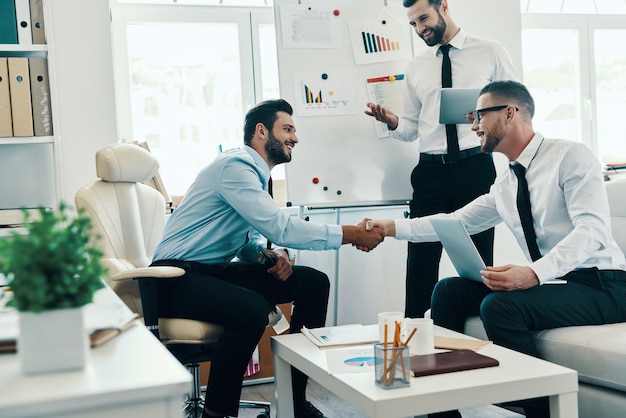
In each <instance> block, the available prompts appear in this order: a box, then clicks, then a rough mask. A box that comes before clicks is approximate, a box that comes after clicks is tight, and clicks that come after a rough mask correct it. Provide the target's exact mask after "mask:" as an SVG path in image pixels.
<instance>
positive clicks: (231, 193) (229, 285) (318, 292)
mask: <svg viewBox="0 0 626 418" xmlns="http://www.w3.org/2000/svg"><path fill="white" fill-rule="evenodd" d="M292 113H293V110H292V107H291V105H289V103H287V102H286V101H284V100H271V101H265V102H262V103H260V104H258V105H257V106H255V107H254V108H252V109H251V110H250V111H249V112H248V114H247V115H246V120H245V125H244V144H245V146H244V147H243V148H241V149H236V150H231V151H226V152H224V153H222V154H220V155H219V156H218V157H217V158H216V159H215V161H213V162H212V163H211V164H209V165H208V166H207V167H205V168H204V169H203V170H202V171H200V173H199V174H198V176H197V177H196V179H195V181H194V183H193V184H192V185H191V187H190V188H189V190H188V191H187V193H186V195H185V197H184V199H183V200H182V202H181V204H180V205H179V207H178V208H176V210H175V211H174V212H173V213H172V215H171V217H170V219H169V220H168V222H167V225H166V227H165V233H164V237H163V240H162V242H161V243H160V244H159V245H158V246H157V249H156V251H155V254H154V257H153V265H169V266H178V267H181V268H183V269H185V271H186V274H185V275H184V276H183V277H182V278H180V279H174V280H162V281H159V286H160V288H159V292H160V293H161V295H163V296H162V297H161V299H162V300H163V299H164V300H165V303H163V304H162V306H160V307H159V316H161V317H168V316H172V317H183V318H189V319H197V320H201V321H206V322H211V323H216V324H220V325H224V333H223V334H222V336H221V337H220V340H219V342H218V346H217V348H216V350H215V355H214V357H213V361H212V362H211V370H210V376H209V381H208V384H207V391H206V400H205V409H204V414H203V416H204V417H223V416H226V415H230V416H237V411H238V403H239V397H240V394H241V385H242V380H243V375H244V371H245V369H246V366H247V365H248V361H249V359H250V356H251V355H252V353H253V351H254V349H255V347H256V345H257V343H258V341H259V339H260V338H261V335H262V334H263V331H264V330H265V326H266V325H267V317H268V314H269V312H270V310H271V309H273V307H274V305H275V304H277V303H285V302H292V301H293V304H294V309H293V313H292V317H291V326H290V329H289V331H290V332H291V333H296V332H300V330H301V329H302V327H303V326H306V327H308V328H314V327H321V326H324V325H325V322H326V311H327V305H328V292H329V287H330V284H329V280H328V277H327V276H326V274H324V273H322V272H320V271H317V270H314V269H312V268H309V267H305V266H297V265H295V266H292V265H291V264H290V262H289V255H288V253H287V250H285V249H274V250H269V251H268V252H269V255H270V257H271V258H272V260H265V262H262V261H264V255H263V253H262V252H261V251H260V249H261V248H264V247H266V246H267V240H269V241H271V242H273V243H275V244H278V245H281V246H285V247H288V248H296V249H305V250H333V249H337V248H339V247H340V246H341V245H342V244H346V243H352V244H356V245H358V246H359V247H360V248H365V249H367V250H369V249H373V248H374V247H376V245H378V244H379V243H380V242H381V241H382V240H383V238H384V236H383V234H382V231H381V230H373V231H366V230H365V227H364V226H341V225H321V224H315V223H312V222H306V221H304V220H301V219H297V218H294V217H291V216H289V215H288V214H286V213H285V212H284V211H281V210H280V209H279V208H278V207H277V206H276V204H275V203H274V201H273V199H272V197H271V196H270V194H269V193H268V191H267V189H268V182H269V180H270V170H271V169H272V168H273V167H274V166H276V165H278V164H282V163H285V162H289V161H291V154H292V151H293V148H294V146H295V145H296V144H297V143H298V138H297V137H296V134H295V132H296V128H295V125H294V122H293V119H292V118H291V115H292ZM264 237H266V238H267V240H266V238H264ZM236 257H237V258H238V260H237V261H233V259H235V258H236ZM267 261H269V263H270V264H272V266H270V265H269V264H267V263H266V262H267ZM292 374H293V396H294V405H295V409H296V411H295V412H296V416H297V417H301V418H307V417H321V416H323V415H322V414H321V413H320V412H319V411H318V410H317V409H316V408H315V407H314V406H313V405H311V404H310V403H309V402H308V401H306V399H305V390H306V382H307V377H306V376H305V375H304V374H302V373H301V372H299V371H297V370H293V373H292Z"/></svg>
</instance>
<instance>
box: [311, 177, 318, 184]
mask: <svg viewBox="0 0 626 418" xmlns="http://www.w3.org/2000/svg"><path fill="white" fill-rule="evenodd" d="M312 181H313V184H317V183H319V182H320V179H318V178H317V177H313V180H312Z"/></svg>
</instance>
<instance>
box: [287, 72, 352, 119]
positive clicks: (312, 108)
mask: <svg viewBox="0 0 626 418" xmlns="http://www.w3.org/2000/svg"><path fill="white" fill-rule="evenodd" d="M293 83H294V84H293V88H294V92H295V93H296V100H295V102H296V103H295V110H296V114H297V115H298V116H321V115H349V114H354V113H355V112H356V110H355V100H354V86H353V81H352V76H351V73H350V72H349V71H328V72H323V71H322V72H317V73H316V72H297V73H294V74H293Z"/></svg>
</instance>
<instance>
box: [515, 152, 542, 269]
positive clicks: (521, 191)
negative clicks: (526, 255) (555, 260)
mask: <svg viewBox="0 0 626 418" xmlns="http://www.w3.org/2000/svg"><path fill="white" fill-rule="evenodd" d="M512 168H513V172H514V173H515V175H516V176H517V211H518V212H519V217H520V220H521V221H522V229H523V230H524V238H525V239H526V245H527V246H528V251H529V252H530V258H532V260H533V261H536V260H539V259H540V258H541V253H540V252H539V247H538V246H537V235H536V234H535V228H534V227H533V215H532V212H531V210H530V193H529V192H528V182H527V181H526V169H525V168H524V166H523V165H521V164H520V163H515V164H513V165H512Z"/></svg>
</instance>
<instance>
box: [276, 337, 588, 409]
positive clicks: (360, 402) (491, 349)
mask: <svg viewBox="0 0 626 418" xmlns="http://www.w3.org/2000/svg"><path fill="white" fill-rule="evenodd" d="M435 333H436V334H437V335H445V336H451V337H463V336H462V335H461V334H457V333H455V332H452V331H449V330H445V329H443V328H439V327H435ZM467 338H469V337H467ZM272 351H273V353H274V376H275V385H276V388H275V391H276V410H277V414H278V415H277V416H278V417H279V418H293V399H292V395H291V373H290V370H291V367H290V366H291V365H293V366H295V367H296V368H298V369H300V370H301V371H302V372H304V373H305V374H307V375H308V376H309V377H311V378H312V379H313V380H315V381H316V382H318V383H319V384H321V385H322V386H324V387H325V388H327V389H328V390H330V391H331V392H333V393H335V394H337V396H340V397H341V398H343V399H345V400H346V401H348V402H350V403H351V404H353V405H354V406H356V407H357V408H359V409H360V410H361V411H363V412H364V413H365V414H367V415H368V416H370V417H380V418H393V417H406V416H413V415H423V414H424V415H425V414H428V413H433V412H440V411H446V410H451V409H460V408H470V407H475V406H481V405H487V404H494V403H500V402H507V401H514V400H520V399H530V398H536V397H542V396H549V397H550V414H551V417H553V418H556V417H561V418H574V417H577V416H578V403H577V397H578V396H577V392H578V378H577V372H576V371H575V370H571V369H567V368H565V367H562V366H559V365H556V364H552V363H549V362H546V361H544V360H541V359H538V358H534V357H531V356H527V355H524V354H520V353H517V352H515V351H512V350H508V349H506V348H503V347H499V346H496V345H493V344H492V345H489V346H487V347H484V348H481V349H480V351H479V352H480V353H481V354H485V355H487V356H490V357H494V358H496V359H498V360H499V361H500V365H499V366H498V367H490V368H486V369H479V370H468V371H463V372H456V373H446V374H440V375H435V376H426V377H419V378H411V386H410V387H407V388H401V389H391V390H385V389H382V388H380V387H378V386H376V385H375V384H374V373H373V371H372V372H363V373H340V374H334V375H332V374H329V373H328V369H327V363H326V354H325V349H319V348H318V347H317V346H315V345H314V344H313V343H311V342H310V341H309V340H308V339H307V338H306V337H305V336H303V335H302V334H293V335H279V336H276V337H272Z"/></svg>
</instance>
